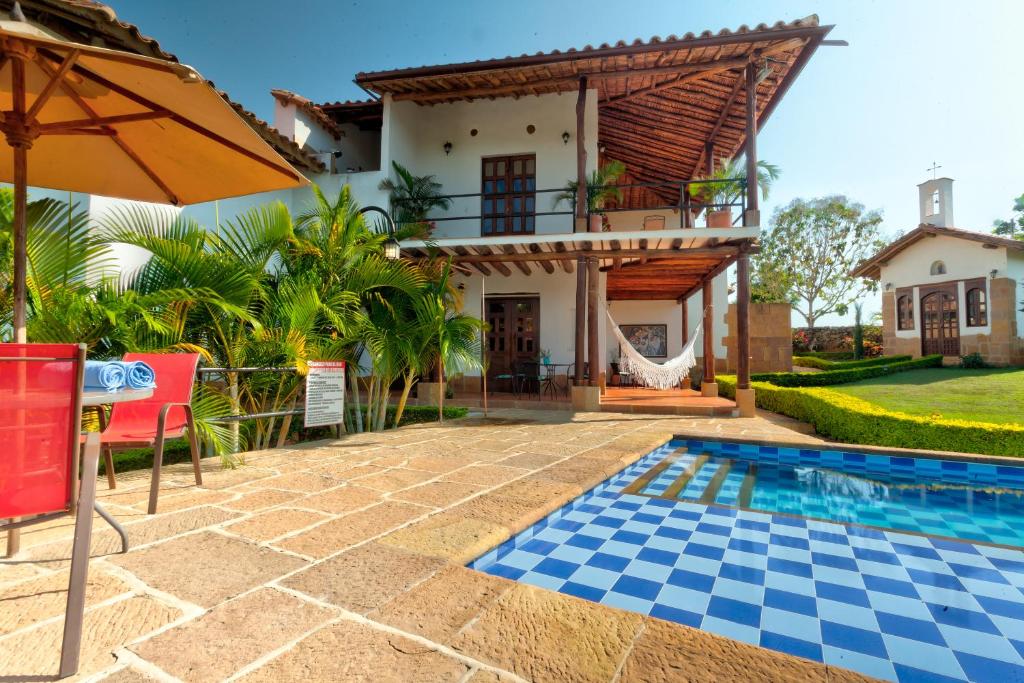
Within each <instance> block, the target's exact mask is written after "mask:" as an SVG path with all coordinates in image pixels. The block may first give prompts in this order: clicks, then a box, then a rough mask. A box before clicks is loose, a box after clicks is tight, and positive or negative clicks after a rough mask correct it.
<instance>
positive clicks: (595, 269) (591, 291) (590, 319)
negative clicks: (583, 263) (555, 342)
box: [587, 256, 604, 387]
mask: <svg viewBox="0 0 1024 683" xmlns="http://www.w3.org/2000/svg"><path fill="white" fill-rule="evenodd" d="M599 265H600V264H599V263H598V260H597V257H596V256H588V257H587V363H588V365H589V368H588V369H589V371H590V382H589V384H590V386H592V387H597V386H600V377H601V372H602V371H603V368H604V363H602V362H601V348H600V344H599V342H598V339H599V337H598V326H599V325H600V324H601V317H600V315H599V313H598V311H597V289H598V286H599V285H600V284H601V279H600V270H599Z"/></svg>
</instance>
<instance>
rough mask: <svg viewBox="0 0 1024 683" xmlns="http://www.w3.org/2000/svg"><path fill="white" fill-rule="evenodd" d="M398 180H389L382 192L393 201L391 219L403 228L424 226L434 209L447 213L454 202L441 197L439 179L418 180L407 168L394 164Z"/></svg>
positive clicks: (381, 187) (383, 183)
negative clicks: (443, 210) (413, 225)
mask: <svg viewBox="0 0 1024 683" xmlns="http://www.w3.org/2000/svg"><path fill="white" fill-rule="evenodd" d="M391 166H392V167H393V168H394V170H395V176H397V180H393V179H391V178H385V179H384V180H382V181H380V189H382V190H384V191H385V192H387V193H388V195H389V196H390V198H391V215H392V216H393V217H394V219H395V222H397V223H399V224H403V225H404V224H409V223H422V222H423V221H425V220H426V219H427V214H429V213H430V212H431V211H432V210H433V209H447V208H448V207H450V206H451V205H452V200H450V199H448V198H447V197H445V196H443V195H442V194H441V183H439V182H437V180H436V179H435V176H432V175H423V176H417V175H413V174H412V173H410V172H409V169H407V168H406V167H405V166H402V165H401V164H400V163H398V162H397V161H392V162H391Z"/></svg>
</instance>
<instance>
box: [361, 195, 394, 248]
mask: <svg viewBox="0 0 1024 683" xmlns="http://www.w3.org/2000/svg"><path fill="white" fill-rule="evenodd" d="M359 213H360V215H365V214H367V213H375V214H377V216H378V218H377V220H376V221H375V222H374V224H373V231H374V232H376V233H377V234H378V235H380V234H387V236H388V238H387V239H386V240H384V258H386V259H387V260H389V261H397V260H398V259H399V258H401V256H402V245H400V244H399V243H398V240H397V239H395V233H396V232H398V226H397V225H395V219H394V218H392V217H391V214H389V213H388V212H387V211H385V210H384V209H382V208H380V207H379V206H364V207H363V208H361V209H359Z"/></svg>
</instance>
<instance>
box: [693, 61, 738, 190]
mask: <svg viewBox="0 0 1024 683" xmlns="http://www.w3.org/2000/svg"><path fill="white" fill-rule="evenodd" d="M743 83H744V78H743V72H742V71H741V72H740V73H739V75H738V76H737V77H736V83H735V84H734V85H733V86H732V92H731V93H729V99H728V100H726V103H725V106H724V107H723V108H722V113H721V114H720V115H719V117H718V120H717V121H715V125H714V127H713V128H712V129H711V132H710V133H709V134H708V137H707V139H706V140H705V141H704V149H703V150H702V151H701V153H700V158H699V159H697V163H696V164H694V167H693V169H694V173H696V172H697V171H698V170H699V169H700V168H702V167H703V165H704V161H705V160H706V158H707V154H708V150H709V149H712V148H713V146H714V144H715V138H716V137H717V136H718V132H719V131H720V130H722V126H724V125H725V121H726V119H728V118H729V114H730V112H732V109H733V106H734V105H735V104H736V100H737V98H739V96H740V92H741V91H742V90H743Z"/></svg>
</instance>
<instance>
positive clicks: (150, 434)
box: [100, 353, 203, 515]
mask: <svg viewBox="0 0 1024 683" xmlns="http://www.w3.org/2000/svg"><path fill="white" fill-rule="evenodd" d="M124 360H125V361H126V362H127V361H137V360H140V361H143V362H144V363H148V364H149V365H150V366H151V367H152V368H153V371H154V372H155V373H156V389H154V390H153V395H152V396H151V397H150V398H147V399H145V400H142V401H129V402H126V403H115V404H114V406H113V408H111V411H110V418H109V419H108V420H103V419H102V418H101V422H100V429H101V434H100V443H101V444H102V446H103V458H104V461H105V463H106V470H107V483H108V484H109V485H110V488H115V486H116V481H115V479H114V458H113V451H114V450H123V449H125V448H138V447H145V446H152V447H153V477H152V481H151V482H150V486H149V514H151V515H152V514H154V513H156V502H157V495H158V493H159V489H160V468H161V467H162V466H163V458H164V441H165V440H166V439H168V438H171V439H176V438H178V437H180V436H184V435H185V434H186V433H187V434H188V445H189V448H190V449H191V451H192V469H193V470H194V471H195V476H196V484H197V485H199V486H202V484H203V474H202V471H201V470H200V466H199V444H198V442H197V441H196V429H195V421H194V420H193V417H192V385H193V383H194V382H195V377H196V366H197V365H198V364H199V354H198V353H126V354H125V356H124Z"/></svg>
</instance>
